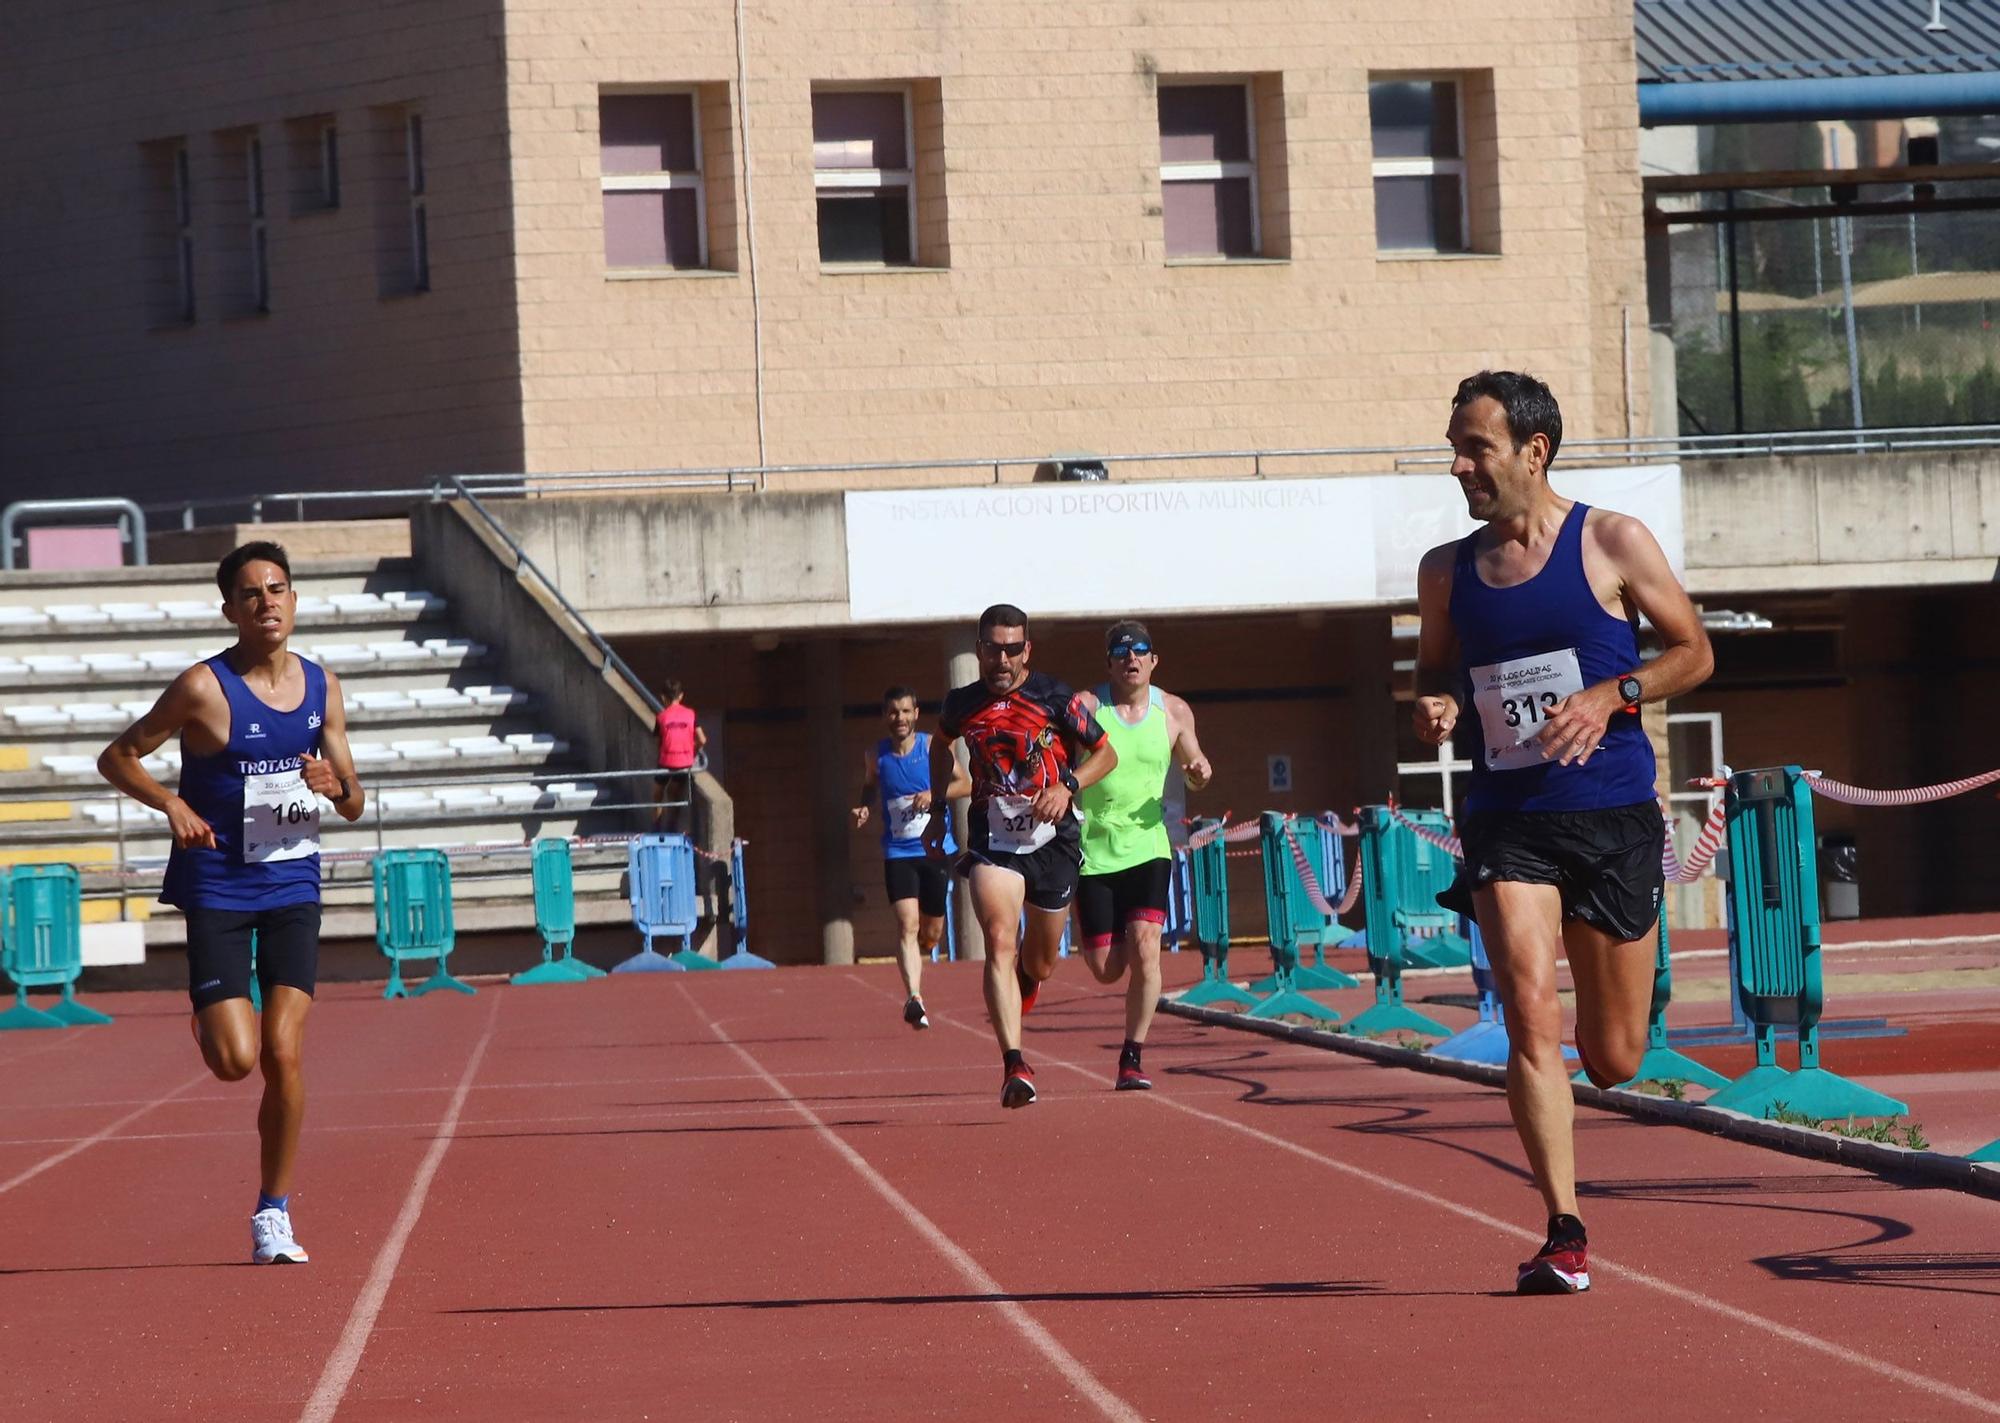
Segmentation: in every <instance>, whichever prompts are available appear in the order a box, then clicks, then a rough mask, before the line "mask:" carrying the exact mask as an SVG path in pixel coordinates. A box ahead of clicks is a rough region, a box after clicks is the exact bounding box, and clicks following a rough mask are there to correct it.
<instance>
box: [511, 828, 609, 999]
mask: <svg viewBox="0 0 2000 1423" xmlns="http://www.w3.org/2000/svg"><path fill="white" fill-rule="evenodd" d="M528 868H529V873H530V875H531V877H532V879H533V882H534V886H535V932H536V933H537V934H539V935H541V938H542V961H541V962H540V963H538V964H536V965H534V967H532V968H527V969H523V970H522V971H521V972H520V973H517V974H515V975H514V976H513V977H512V978H511V979H509V980H508V982H510V983H520V984H536V983H582V982H584V981H586V980H588V979H592V978H602V977H604V970H603V969H601V968H593V967H592V966H591V965H589V964H587V963H585V962H584V961H583V960H582V959H580V958H578V957H577V956H576V872H575V870H574V868H573V866H572V865H571V862H570V853H569V841H568V840H566V839H564V838H563V837H562V836H560V835H550V836H545V837H543V838H542V839H540V840H537V841H536V842H535V845H534V850H533V853H532V858H531V859H530V861H529V866H528Z"/></svg>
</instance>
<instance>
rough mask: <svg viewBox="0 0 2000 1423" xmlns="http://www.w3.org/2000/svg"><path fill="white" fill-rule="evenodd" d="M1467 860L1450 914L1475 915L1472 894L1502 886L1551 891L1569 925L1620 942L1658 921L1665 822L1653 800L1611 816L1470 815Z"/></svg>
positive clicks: (1449, 896)
mask: <svg viewBox="0 0 2000 1423" xmlns="http://www.w3.org/2000/svg"><path fill="white" fill-rule="evenodd" d="M1458 835H1459V840H1460V841H1461V842H1462V845H1463V848H1464V851H1465V861H1464V863H1463V864H1462V865H1460V867H1459V871H1458V878H1457V879H1456V880H1454V881H1453V882H1452V886H1451V888H1450V889H1448V890H1446V891H1445V892H1444V893H1443V894H1440V895H1439V896H1438V897H1437V902H1438V903H1439V904H1440V905H1442V906H1443V907H1444V908H1446V909H1450V910H1453V911H1455V912H1457V913H1459V914H1471V913H1472V891H1473V890H1475V889H1478V888H1479V887H1481V886H1482V885H1488V884H1492V883H1494V882H1495V881H1498V880H1508V881H1512V882H1514V883H1519V884H1552V885H1554V886H1555V887H1556V888H1557V889H1558V890H1560V891H1561V892H1562V913H1563V918H1565V919H1581V920H1583V921H1584V922H1585V923H1586V924H1592V925H1595V926H1596V927H1597V928H1599V929H1602V930H1603V931H1604V932H1605V933H1607V934H1609V935H1611V936H1612V937H1613V938H1615V939H1621V940H1623V941H1625V942H1626V943H1630V942H1632V941H1633V940H1635V939H1643V938H1645V937H1646V934H1647V931H1648V930H1650V929H1651V928H1652V927H1653V925H1654V924H1655V923H1656V922H1658V920H1659V917H1660V895H1661V893H1662V891H1663V890H1664V888H1665V884H1666V879H1665V876H1664V875H1663V874H1662V872H1661V870H1660V851H1661V849H1662V848H1663V847H1664V846H1665V844H1666V822H1665V821H1663V820H1662V819H1661V818H1660V807H1659V805H1658V804H1657V803H1655V802H1653V801H1650V800H1649V801H1643V802H1641V803H1639V804H1637V805H1620V806H1614V807H1612V808H1610V809H1608V810H1526V811H1523V810H1510V811H1487V812H1484V813H1481V814H1477V815H1468V816H1467V817H1466V818H1465V820H1464V821H1463V822H1462V823H1461V824H1460V826H1459V828H1458Z"/></svg>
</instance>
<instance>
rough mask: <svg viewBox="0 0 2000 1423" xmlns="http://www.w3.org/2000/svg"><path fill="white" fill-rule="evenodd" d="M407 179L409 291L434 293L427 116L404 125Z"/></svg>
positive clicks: (412, 117) (416, 116)
mask: <svg viewBox="0 0 2000 1423" xmlns="http://www.w3.org/2000/svg"><path fill="white" fill-rule="evenodd" d="M403 151H404V154H405V160H404V161H405V168H404V175H405V177H406V178H407V179H408V181H409V188H410V290H411V291H419V292H427V291H429V290H430V289H431V229H430V213H429V212H428V211H427V210H426V208H425V196H426V194H425V178H424V116H423V115H422V114H410V115H409V116H408V117H407V118H405V120H404V123H403Z"/></svg>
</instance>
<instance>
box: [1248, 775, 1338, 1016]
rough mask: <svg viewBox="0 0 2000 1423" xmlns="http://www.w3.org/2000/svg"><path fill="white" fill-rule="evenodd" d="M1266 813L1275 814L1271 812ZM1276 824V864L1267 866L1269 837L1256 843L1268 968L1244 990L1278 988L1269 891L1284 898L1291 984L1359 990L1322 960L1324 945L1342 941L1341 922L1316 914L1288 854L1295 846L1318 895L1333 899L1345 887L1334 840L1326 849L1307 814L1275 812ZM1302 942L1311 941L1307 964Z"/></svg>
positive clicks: (1295, 863) (1295, 860)
mask: <svg viewBox="0 0 2000 1423" xmlns="http://www.w3.org/2000/svg"><path fill="white" fill-rule="evenodd" d="M1271 813H1273V814H1275V812H1271ZM1278 828H1279V830H1280V832H1281V833H1280V834H1279V836H1278V840H1277V846H1276V850H1275V854H1276V855H1277V857H1278V863H1277V865H1276V866H1273V865H1272V864H1271V856H1272V854H1273V853H1274V851H1273V849H1272V844H1271V841H1270V840H1269V839H1268V837H1267V838H1266V839H1264V840H1263V841H1262V842H1261V843H1262V844H1263V847H1264V856H1265V865H1264V883H1265V906H1264V909H1265V914H1266V917H1267V918H1270V923H1271V926H1272V927H1271V964H1272V972H1271V976H1270V977H1268V978H1264V979H1260V980H1259V981H1258V982H1256V983H1253V984H1251V985H1250V991H1251V992H1252V993H1275V992H1277V991H1278V987H1279V984H1278V976H1277V963H1278V953H1277V944H1278V928H1277V926H1278V923H1279V922H1280V921H1279V918H1277V917H1271V916H1273V914H1274V913H1275V912H1276V911H1274V908H1273V905H1272V903H1271V895H1272V893H1273V892H1275V893H1277V894H1278V895H1280V896H1281V897H1282V898H1283V900H1284V904H1283V907H1282V919H1283V922H1284V924H1285V927H1286V933H1287V935H1288V936H1289V944H1288V947H1289V948H1290V949H1291V950H1292V969H1291V986H1292V987H1294V988H1301V989H1307V990H1314V989H1328V988H1359V987H1360V986H1361V980H1360V979H1358V978H1356V977H1354V976H1353V975H1352V974H1348V973H1342V972H1341V971H1340V970H1339V969H1337V968H1335V967H1333V966H1332V965H1331V964H1329V963H1328V962H1327V961H1326V946H1327V944H1329V943H1335V944H1337V943H1339V942H1341V941H1342V940H1344V939H1346V938H1347V930H1346V929H1345V928H1343V927H1342V926H1341V923H1340V921H1339V920H1338V919H1335V918H1334V917H1333V916H1332V915H1330V914H1324V913H1322V912H1320V909H1319V906H1318V905H1316V904H1314V903H1313V901H1312V896H1311V895H1309V894H1307V893H1306V883H1305V880H1304V879H1303V878H1301V877H1300V875H1299V866H1298V858H1297V856H1296V855H1294V854H1293V853H1292V848H1293V846H1295V845H1296V846H1297V847H1298V851H1299V853H1300V854H1303V855H1304V856H1305V858H1306V864H1307V865H1308V866H1309V867H1310V868H1311V869H1312V873H1313V879H1314V881H1315V882H1317V883H1318V885H1319V886H1320V896H1321V898H1323V899H1328V900H1337V899H1339V897H1340V892H1341V890H1342V889H1343V888H1344V886H1345V878H1346V877H1345V876H1344V875H1343V874H1342V873H1341V864H1340V842H1339V841H1338V840H1333V841H1331V845H1332V849H1331V851H1329V850H1328V844H1329V841H1328V837H1326V836H1324V835H1322V834H1321V833H1320V823H1319V821H1318V820H1316V819H1315V818H1313V817H1311V816H1303V815H1302V816H1294V817H1290V818H1287V817H1285V816H1282V815H1280V816H1279V817H1278ZM1287 832H1288V833H1287ZM1307 944H1311V945H1312V951H1313V961H1312V962H1311V963H1307V962H1306V961H1305V956H1304V954H1303V953H1302V952H1301V950H1302V949H1303V948H1304V946H1305V945H1307Z"/></svg>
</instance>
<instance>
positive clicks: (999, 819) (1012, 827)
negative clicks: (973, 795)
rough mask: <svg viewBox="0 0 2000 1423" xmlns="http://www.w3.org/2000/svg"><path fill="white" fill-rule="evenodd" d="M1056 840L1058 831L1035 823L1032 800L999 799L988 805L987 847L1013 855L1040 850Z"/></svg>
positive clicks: (995, 797)
mask: <svg viewBox="0 0 2000 1423" xmlns="http://www.w3.org/2000/svg"><path fill="white" fill-rule="evenodd" d="M1055 838H1056V827H1055V826H1054V825H1053V824H1051V823H1050V822H1049V821H1046V820H1037V819H1035V802H1034V798H1033V797H1032V796H1024V795H997V796H994V797H993V799H991V800H989V801H987V802H986V847H987V848H988V849H989V850H1000V851H1003V852H1005V853H1006V854H1010V855H1022V854H1026V853H1027V852H1028V851H1030V850H1039V849H1041V847H1042V846H1044V845H1046V844H1048V843H1049V841H1051V840H1053V839H1055Z"/></svg>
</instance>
